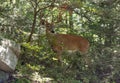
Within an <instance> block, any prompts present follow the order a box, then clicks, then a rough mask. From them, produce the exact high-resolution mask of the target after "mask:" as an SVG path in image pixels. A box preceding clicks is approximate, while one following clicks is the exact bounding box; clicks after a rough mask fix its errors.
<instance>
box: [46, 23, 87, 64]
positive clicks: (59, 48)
mask: <svg viewBox="0 0 120 83" xmlns="http://www.w3.org/2000/svg"><path fill="white" fill-rule="evenodd" d="M45 26H46V36H47V38H48V41H49V44H50V45H51V48H52V49H53V51H54V52H55V53H56V54H57V57H58V60H59V61H60V62H61V54H62V52H63V51H69V50H71V51H80V53H82V54H85V53H87V50H88V48H89V42H88V40H87V39H85V38H84V37H82V36H76V35H70V34H55V33H52V31H53V24H50V23H48V22H46V21H45Z"/></svg>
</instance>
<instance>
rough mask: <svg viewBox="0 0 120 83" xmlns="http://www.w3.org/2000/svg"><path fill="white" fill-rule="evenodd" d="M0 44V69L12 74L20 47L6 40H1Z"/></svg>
mask: <svg viewBox="0 0 120 83" xmlns="http://www.w3.org/2000/svg"><path fill="white" fill-rule="evenodd" d="M0 44H1V45H0V69H1V70H3V71H6V72H12V71H14V70H15V67H16V65H17V61H18V58H17V56H19V54H20V45H19V44H16V43H15V42H13V41H11V40H8V39H2V40H1V41H0Z"/></svg>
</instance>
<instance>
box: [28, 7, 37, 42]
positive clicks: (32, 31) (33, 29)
mask: <svg viewBox="0 0 120 83" xmlns="http://www.w3.org/2000/svg"><path fill="white" fill-rule="evenodd" d="M36 17H37V11H36V8H35V9H34V20H33V24H32V27H31V33H30V35H29V37H28V40H27V42H31V39H32V35H33V33H34V31H35V25H36Z"/></svg>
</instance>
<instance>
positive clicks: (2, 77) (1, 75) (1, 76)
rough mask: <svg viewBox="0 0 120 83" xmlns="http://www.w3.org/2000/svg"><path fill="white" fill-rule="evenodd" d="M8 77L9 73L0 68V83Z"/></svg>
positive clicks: (3, 82)
mask: <svg viewBox="0 0 120 83" xmlns="http://www.w3.org/2000/svg"><path fill="white" fill-rule="evenodd" d="M8 78H9V74H8V73H6V72H4V71H1V70H0V83H5V81H6V80H7V79H8Z"/></svg>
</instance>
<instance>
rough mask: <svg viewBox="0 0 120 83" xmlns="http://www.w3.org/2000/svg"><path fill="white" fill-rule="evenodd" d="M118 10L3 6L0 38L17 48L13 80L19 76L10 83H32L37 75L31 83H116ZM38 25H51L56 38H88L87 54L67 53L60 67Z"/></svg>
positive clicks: (68, 1) (59, 0)
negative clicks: (35, 82)
mask: <svg viewBox="0 0 120 83" xmlns="http://www.w3.org/2000/svg"><path fill="white" fill-rule="evenodd" d="M119 6H120V1H119V0H105V1H104V0H98V1H96V0H90V1H89V0H64V1H63V0H1V1H0V35H1V36H2V37H5V38H9V39H12V40H14V41H16V42H18V43H20V44H21V51H22V52H21V55H20V57H19V62H18V65H17V68H16V73H17V74H16V75H19V73H20V74H22V76H18V78H16V79H15V80H13V83H31V82H30V81H31V79H33V77H31V75H32V76H34V75H33V74H34V73H35V72H38V75H39V76H40V77H39V78H40V80H35V81H41V79H42V81H43V82H47V80H43V79H44V77H50V78H52V80H50V81H51V82H53V83H119V82H120V67H119V65H120V59H119V57H120V42H119V41H120V37H119V36H120V23H119V21H120V13H119V11H120V7H119ZM42 19H45V20H47V21H48V22H51V23H53V24H54V25H55V32H57V33H64V34H75V35H82V36H84V37H85V38H87V39H88V40H89V42H90V49H89V52H88V54H87V55H85V56H82V55H81V54H80V53H79V52H76V53H72V54H69V53H66V52H65V53H63V54H62V56H63V66H60V65H59V63H58V62H57V59H56V56H55V53H54V52H53V51H52V50H51V47H50V45H49V43H48V39H47V38H46V35H45V28H44V26H43V24H42ZM35 75H36V74H35ZM24 76H25V78H22V77H24ZM36 76H37V75H36ZM19 77H21V78H19Z"/></svg>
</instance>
